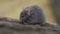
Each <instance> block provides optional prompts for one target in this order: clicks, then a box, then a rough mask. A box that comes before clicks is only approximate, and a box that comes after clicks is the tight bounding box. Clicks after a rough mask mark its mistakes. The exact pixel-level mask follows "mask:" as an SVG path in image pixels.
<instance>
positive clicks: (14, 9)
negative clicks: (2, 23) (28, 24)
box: [0, 0, 56, 22]
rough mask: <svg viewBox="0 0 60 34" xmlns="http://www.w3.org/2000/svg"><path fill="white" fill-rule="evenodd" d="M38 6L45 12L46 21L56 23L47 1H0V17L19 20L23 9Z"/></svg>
mask: <svg viewBox="0 0 60 34" xmlns="http://www.w3.org/2000/svg"><path fill="white" fill-rule="evenodd" d="M30 5H40V6H42V7H43V8H44V9H45V11H46V21H48V22H56V21H55V17H54V16H53V13H52V8H51V4H50V1H49V0H0V17H8V18H15V19H19V15H20V12H21V10H22V8H23V7H25V6H30Z"/></svg>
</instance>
